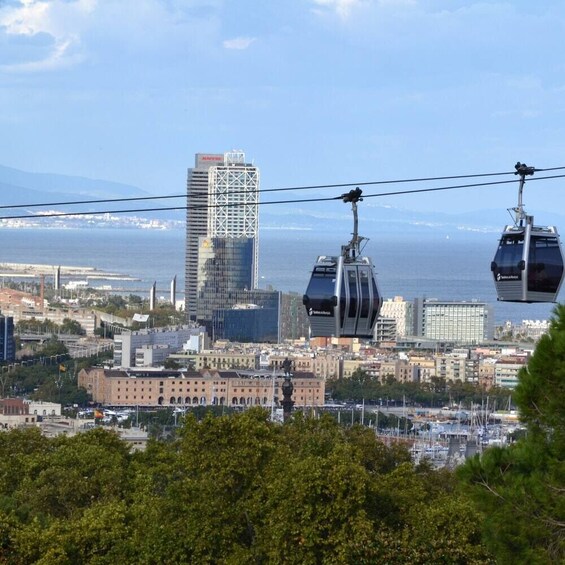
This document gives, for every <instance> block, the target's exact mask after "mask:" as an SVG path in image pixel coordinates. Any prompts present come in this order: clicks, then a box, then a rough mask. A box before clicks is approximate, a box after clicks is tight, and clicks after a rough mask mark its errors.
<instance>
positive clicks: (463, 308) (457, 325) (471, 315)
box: [414, 298, 494, 344]
mask: <svg viewBox="0 0 565 565" xmlns="http://www.w3.org/2000/svg"><path fill="white" fill-rule="evenodd" d="M493 334H494V316H493V309H492V306H491V305H490V304H487V303H485V302H479V301H472V302H465V301H451V300H436V299H426V298H424V299H418V298H416V299H415V300H414V335H416V336H422V337H425V338H428V339H433V340H447V341H453V342H457V343H465V344H478V343H483V342H485V341H489V340H492V338H493Z"/></svg>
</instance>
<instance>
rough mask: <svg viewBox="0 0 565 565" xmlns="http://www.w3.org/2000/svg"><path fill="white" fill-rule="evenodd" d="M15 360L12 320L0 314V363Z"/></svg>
mask: <svg viewBox="0 0 565 565" xmlns="http://www.w3.org/2000/svg"><path fill="white" fill-rule="evenodd" d="M15 358H16V342H15V339H14V318H12V317H11V316H2V315H1V314H0V361H3V362H6V361H14V360H15Z"/></svg>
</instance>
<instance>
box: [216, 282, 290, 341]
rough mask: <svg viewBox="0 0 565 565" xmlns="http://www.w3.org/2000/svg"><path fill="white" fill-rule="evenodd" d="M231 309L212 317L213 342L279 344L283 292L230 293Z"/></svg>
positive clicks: (220, 310) (251, 291) (223, 310)
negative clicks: (233, 301) (231, 299)
mask: <svg viewBox="0 0 565 565" xmlns="http://www.w3.org/2000/svg"><path fill="white" fill-rule="evenodd" d="M230 297H233V299H234V300H235V301H236V302H235V303H234V305H233V306H232V307H231V308H217V309H215V310H214V312H213V315H212V339H213V340H218V339H220V340H228V341H236V342H240V343H279V342H280V341H281V336H280V318H281V293H280V292H277V291H274V290H258V289H256V290H250V291H248V290H240V291H236V292H235V293H233V294H231V295H230Z"/></svg>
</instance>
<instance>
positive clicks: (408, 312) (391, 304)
mask: <svg viewBox="0 0 565 565" xmlns="http://www.w3.org/2000/svg"><path fill="white" fill-rule="evenodd" d="M412 307H413V305H412V302H408V301H407V300H404V298H402V296H395V297H394V299H392V298H388V299H387V300H385V301H384V302H383V304H382V306H381V310H380V312H379V315H380V316H382V317H383V318H392V319H394V320H395V321H396V335H395V338H397V337H406V336H407V335H410V334H411V333H412V326H413V322H412ZM386 325H388V324H386ZM379 329H381V328H380V326H379ZM375 337H377V336H376V334H375ZM377 341H380V340H379V339H377Z"/></svg>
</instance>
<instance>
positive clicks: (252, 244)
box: [185, 151, 259, 327]
mask: <svg viewBox="0 0 565 565" xmlns="http://www.w3.org/2000/svg"><path fill="white" fill-rule="evenodd" d="M258 189H259V169H258V168H257V167H255V166H254V165H252V164H249V163H246V162H245V154H244V153H243V152H242V151H231V152H228V153H225V154H223V155H221V154H204V153H198V154H196V158H195V165H194V168H192V169H189V171H188V180H187V213H186V262H185V269H186V273H185V301H186V304H185V310H186V313H187V318H188V320H192V321H198V322H199V323H203V324H205V325H206V326H207V327H211V323H212V318H213V314H214V311H215V310H217V309H225V308H231V307H232V306H233V305H234V299H233V295H234V293H236V292H237V291H239V290H251V289H255V288H256V287H257V280H258V256H259V247H258V233H259V206H258V202H259V193H258Z"/></svg>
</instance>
